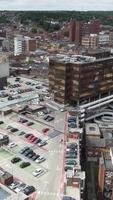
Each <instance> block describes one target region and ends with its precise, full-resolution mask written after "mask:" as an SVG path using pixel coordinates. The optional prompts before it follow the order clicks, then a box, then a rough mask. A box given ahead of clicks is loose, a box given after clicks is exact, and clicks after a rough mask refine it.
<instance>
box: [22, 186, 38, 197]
mask: <svg viewBox="0 0 113 200" xmlns="http://www.w3.org/2000/svg"><path fill="white" fill-rule="evenodd" d="M35 190H36V189H35V187H34V186H27V187H26V188H25V189H24V190H23V192H24V194H26V195H30V194H31V193H33V192H35Z"/></svg>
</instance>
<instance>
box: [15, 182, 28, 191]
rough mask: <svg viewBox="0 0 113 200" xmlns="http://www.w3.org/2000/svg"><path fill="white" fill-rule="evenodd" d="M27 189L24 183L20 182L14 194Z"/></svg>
mask: <svg viewBox="0 0 113 200" xmlns="http://www.w3.org/2000/svg"><path fill="white" fill-rule="evenodd" d="M26 187H27V185H26V184H25V183H22V182H20V184H19V185H18V186H17V187H16V188H15V189H14V191H15V192H16V193H18V192H20V191H22V190H24V189H25V188H26Z"/></svg>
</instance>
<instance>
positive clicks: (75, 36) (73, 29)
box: [69, 20, 82, 44]
mask: <svg viewBox="0 0 113 200" xmlns="http://www.w3.org/2000/svg"><path fill="white" fill-rule="evenodd" d="M69 36H70V42H75V43H76V44H80V43H81V37H82V23H80V22H78V21H75V20H71V22H70V31H69Z"/></svg>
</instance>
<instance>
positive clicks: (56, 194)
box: [37, 191, 60, 197]
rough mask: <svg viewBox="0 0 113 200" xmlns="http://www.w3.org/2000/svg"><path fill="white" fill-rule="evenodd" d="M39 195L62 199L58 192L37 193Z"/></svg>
mask: <svg viewBox="0 0 113 200" xmlns="http://www.w3.org/2000/svg"><path fill="white" fill-rule="evenodd" d="M37 195H40V196H54V197H58V196H59V197H60V194H59V193H56V192H43V191H37Z"/></svg>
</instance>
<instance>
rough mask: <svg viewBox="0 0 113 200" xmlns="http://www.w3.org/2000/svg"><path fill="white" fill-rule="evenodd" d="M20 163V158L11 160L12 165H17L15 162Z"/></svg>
mask: <svg viewBox="0 0 113 200" xmlns="http://www.w3.org/2000/svg"><path fill="white" fill-rule="evenodd" d="M20 161H21V158H19V157H14V158H12V160H11V162H12V163H13V164H14V163H17V162H20Z"/></svg>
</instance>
